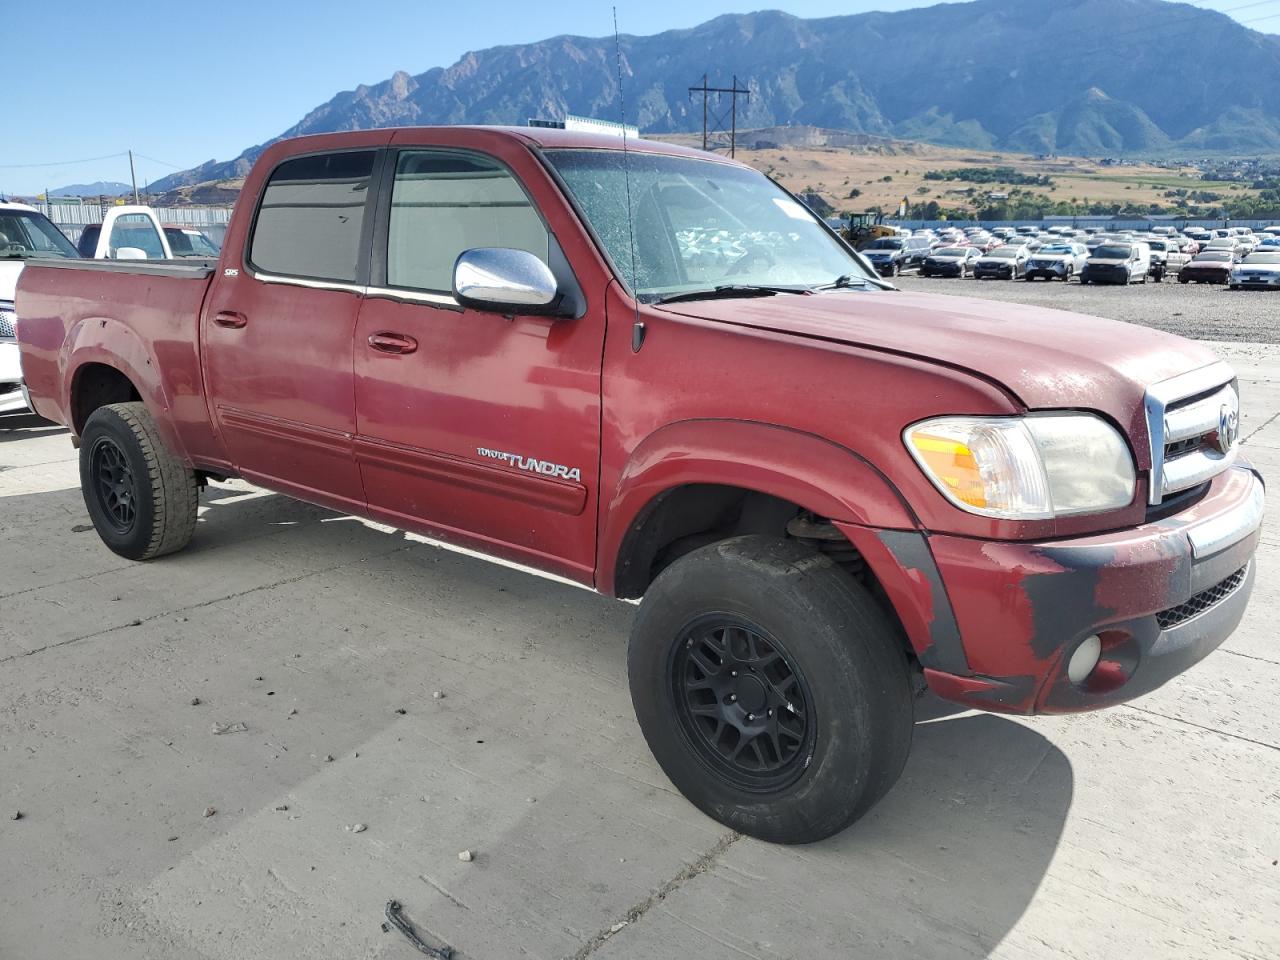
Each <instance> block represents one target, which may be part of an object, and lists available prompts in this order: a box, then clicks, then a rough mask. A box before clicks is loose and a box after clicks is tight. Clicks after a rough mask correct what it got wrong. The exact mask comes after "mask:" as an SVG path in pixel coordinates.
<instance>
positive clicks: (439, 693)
mask: <svg viewBox="0 0 1280 960" xmlns="http://www.w3.org/2000/svg"><path fill="white" fill-rule="evenodd" d="M431 699H433V700H443V699H444V691H443V690H437V691H435V692H434V693H432V694H431Z"/></svg>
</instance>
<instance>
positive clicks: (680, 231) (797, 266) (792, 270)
mask: <svg viewBox="0 0 1280 960" xmlns="http://www.w3.org/2000/svg"><path fill="white" fill-rule="evenodd" d="M547 157H548V159H550V161H551V163H552V164H553V165H554V166H555V168H556V169H557V170H558V171H559V173H560V175H561V176H562V177H563V178H564V180H565V182H566V183H567V184H568V187H569V190H570V192H571V193H572V194H573V197H574V199H575V200H576V201H577V204H578V207H579V208H580V209H581V210H582V212H583V214H584V215H585V216H586V218H587V220H588V221H590V224H591V228H592V229H593V230H594V231H595V234H596V236H598V237H599V238H600V242H601V243H602V244H603V245H604V247H605V250H606V251H607V253H608V254H609V257H610V259H611V260H612V261H613V264H614V267H615V268H616V269H617V271H618V273H619V275H620V276H621V277H622V278H623V279H624V280H625V281H626V282H627V284H628V285H629V286H630V287H631V288H632V289H633V290H634V291H635V292H636V294H637V295H638V296H639V297H640V299H642V300H646V301H655V300H661V299H665V298H669V297H672V296H675V295H680V294H689V293H695V292H696V291H701V290H708V291H710V290H715V289H716V288H717V287H728V286H732V287H735V288H746V287H762V288H772V289H779V288H792V287H794V288H796V289H797V290H804V289H808V288H812V287H819V286H824V285H830V284H832V283H833V282H834V281H836V280H837V279H839V278H847V280H846V281H845V283H843V284H841V286H847V285H852V286H858V285H860V284H861V283H862V282H863V281H866V282H868V284H870V283H871V282H872V281H870V278H869V277H868V275H867V273H866V272H865V271H864V270H863V269H862V267H861V266H860V265H859V263H858V261H857V260H856V259H855V258H854V257H853V255H852V254H851V253H849V251H848V250H847V249H846V248H845V247H844V246H843V245H842V244H841V243H840V242H839V241H838V240H836V239H835V238H834V237H833V236H832V235H831V234H830V233H829V232H828V231H827V230H826V228H825V227H824V226H823V224H822V223H820V222H819V221H818V220H817V219H816V218H815V217H814V215H813V214H812V213H810V212H809V210H808V208H806V207H805V206H803V205H802V204H800V203H798V202H797V201H795V200H793V199H792V198H791V197H790V196H788V195H787V194H786V193H785V192H784V191H783V190H781V189H779V188H778V187H777V186H776V185H775V184H774V183H773V182H772V181H770V180H769V179H768V178H767V177H765V176H763V175H762V174H760V173H758V172H756V171H754V170H749V169H746V168H744V167H738V166H732V165H730V164H725V163H717V162H714V161H708V160H699V159H696V158H692V157H673V156H657V155H654V154H645V153H631V154H629V155H628V156H627V157H626V162H627V163H629V164H630V169H629V171H627V170H626V169H625V168H624V166H623V163H624V156H623V153H622V151H621V150H554V151H548V153H547ZM628 179H629V180H630V196H631V207H632V218H631V223H628V219H627V206H626V199H627V194H628V182H627V181H628ZM633 233H634V236H635V252H634V267H633V259H632V245H631V237H632V234H633ZM868 288H870V287H868Z"/></svg>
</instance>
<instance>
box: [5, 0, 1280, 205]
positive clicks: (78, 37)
mask: <svg viewBox="0 0 1280 960" xmlns="http://www.w3.org/2000/svg"><path fill="white" fill-rule="evenodd" d="M1193 2H1194V4H1195V6H1198V7H1201V8H1205V9H1213V10H1222V11H1233V12H1234V14H1233V15H1234V16H1236V17H1237V18H1238V19H1240V20H1241V21H1242V22H1248V23H1249V25H1250V26H1252V27H1253V28H1254V29H1261V30H1267V31H1269V32H1277V31H1280V0H1263V2H1261V3H1259V2H1256V0H1255V2H1252V3H1251V2H1249V0H1193ZM926 5H928V3H927V0H777V2H773V3H769V2H759V0H756V2H752V0H748V2H745V3H744V2H742V0H700V2H698V3H690V2H688V0H684V2H676V0H643V2H637V0H618V17H619V20H620V26H621V29H622V32H624V33H634V34H650V33H658V32H660V31H662V30H667V29H673V28H679V27H690V26H694V25H695V24H697V23H701V22H702V21H704V20H707V19H710V18H711V17H712V16H716V15H718V14H721V13H731V12H742V11H744V10H750V9H765V8H771V9H782V10H786V11H787V12H789V13H793V14H796V15H797V16H803V17H819V16H832V15H836V14H847V13H860V12H863V11H866V10H900V9H905V8H908V7H918V6H926ZM4 6H5V7H7V8H8V9H5V11H4V15H3V17H2V18H0V30H2V31H3V36H4V38H5V50H6V58H5V61H6V62H5V65H6V68H7V69H6V76H7V79H6V81H5V96H4V109H3V118H4V124H5V128H6V131H5V132H6V135H5V137H4V143H5V148H4V150H3V151H0V192H5V193H23V194H32V193H37V192H40V191H42V190H43V189H44V188H45V187H46V186H49V187H58V186H62V185H65V184H68V183H85V182H91V181H94V180H121V181H125V182H127V181H128V180H129V166H128V161H127V160H125V159H124V158H112V159H106V160H98V161H95V162H90V163H68V162H66V161H73V160H81V159H84V158H92V157H102V156H105V155H108V154H116V153H120V152H122V151H124V150H126V149H129V148H132V149H133V150H134V152H135V154H140V155H141V156H140V157H139V158H138V159H137V164H138V177H139V182H140V183H142V182H145V181H148V180H154V179H158V178H159V177H162V176H164V175H165V174H166V173H170V172H173V171H174V170H177V169H185V168H187V167H191V166H194V165H196V164H197V163H201V162H203V161H205V160H209V159H218V160H226V159H229V158H231V157H233V156H235V155H237V154H238V153H239V152H240V151H241V150H242V149H244V148H245V147H247V146H250V145H252V144H255V143H260V142H262V141H263V140H267V139H269V138H271V137H273V136H276V135H277V134H279V133H280V132H282V131H283V130H285V129H286V128H288V127H289V126H291V125H292V124H294V123H295V122H297V121H298V120H299V119H300V118H301V117H302V116H303V115H304V114H305V113H306V112H307V111H308V110H310V109H311V108H313V107H315V106H318V105H319V104H321V103H323V102H325V101H326V100H328V99H329V98H330V97H331V96H333V95H334V94H335V93H337V92H338V91H340V90H349V89H351V88H352V87H355V86H356V85H357V84H360V83H376V82H378V81H380V80H385V79H386V78H387V77H389V76H390V75H391V74H392V73H393V72H394V71H395V70H397V69H403V70H407V71H409V72H410V73H421V72H423V71H424V70H428V69H430V68H431V67H435V66H448V65H449V64H451V63H453V62H454V61H455V60H457V59H458V57H459V56H460V55H461V54H463V53H465V52H466V51H468V50H479V49H483V48H485V47H490V46H495V45H499V44H509V43H526V42H530V41H534V40H541V39H544V38H546V37H550V36H555V35H556V34H561V33H576V34H580V35H585V36H603V35H606V34H608V33H610V32H611V31H612V29H613V27H612V20H611V16H610V6H609V4H608V3H607V2H606V3H601V2H599V0H596V2H584V0H556V2H554V3H538V2H531V0H471V2H464V3H441V2H438V0H437V2H427V0H417V2H414V0H368V2H366V3H362V4H352V3H351V2H350V0H310V2H307V3H302V2H299V0H253V2H249V0H218V2H216V3H210V4H204V3H202V4H190V5H188V4H186V3H185V2H183V0H165V2H160V0H131V2H130V3H128V4H124V5H121V4H115V3H106V2H103V0H58V2H56V3H52V4H49V3H35V2H31V0H8V3H6V4H5V5H4ZM196 11H198V12H196ZM1268 14H1277V16H1275V17H1273V18H1269V19H1264V20H1260V21H1259V20H1258V19H1257V18H1260V17H1266V16H1267V15H1268ZM133 28H139V29H138V30H137V31H136V33H137V35H138V36H140V37H141V39H136V40H134V39H129V35H130V33H131V32H132V31H133ZM35 164H40V165H41V166H33V165H35ZM49 164H56V165H49Z"/></svg>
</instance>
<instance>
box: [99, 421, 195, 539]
mask: <svg viewBox="0 0 1280 960" xmlns="http://www.w3.org/2000/svg"><path fill="white" fill-rule="evenodd" d="M80 489H81V491H82V492H83V494H84V503H85V506H86V507H87V508H88V510H89V517H90V519H91V520H92V521H93V526H94V529H95V530H97V532H98V536H99V537H101V538H102V542H103V543H105V544H106V545H107V548H108V549H110V550H111V551H112V552H114V553H117V554H119V555H120V556H122V557H127V558H128V559H130V560H151V559H154V558H155V557H162V556H164V555H165V554H167V553H174V552H176V551H178V550H181V549H182V548H183V547H185V546H186V545H187V544H188V543H189V542H190V541H191V537H192V535H193V534H194V533H195V529H196V513H197V510H198V507H199V492H200V491H199V485H198V483H197V481H196V476H195V474H194V473H193V472H192V471H191V470H189V469H188V468H187V466H186V465H185V464H184V463H183V462H182V461H181V460H179V459H178V458H177V457H175V456H174V455H173V454H172V453H170V452H169V450H168V448H167V447H165V445H164V442H163V441H162V440H161V439H160V433H159V431H158V430H157V429H156V424H155V420H154V419H153V418H152V416H151V414H150V413H149V412H148V411H147V408H146V406H145V405H144V404H142V403H140V402H137V401H134V402H130V403H113V404H109V405H107V406H105V407H99V408H98V409H97V410H95V411H94V412H93V413H92V414H90V416H89V419H88V420H87V421H86V422H85V425H84V431H83V432H82V434H81V438H80Z"/></svg>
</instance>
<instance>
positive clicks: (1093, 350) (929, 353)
mask: <svg viewBox="0 0 1280 960" xmlns="http://www.w3.org/2000/svg"><path fill="white" fill-rule="evenodd" d="M660 309H662V310H667V311H670V312H672V313H677V314H681V315H683V316H689V317H697V318H700V319H705V320H712V321H718V322H722V323H726V324H735V325H738V326H746V327H754V328H758V329H762V330H773V331H777V332H780V333H784V334H791V335H794V336H799V337H806V338H812V339H817V340H825V341H829V342H835V343H842V344H848V345H850V346H858V347H867V348H870V349H873V350H883V351H887V352H892V353H897V354H904V355H907V356H912V357H918V358H920V359H923V360H928V361H933V362H936V363H941V364H945V365H947V366H950V367H958V368H961V369H964V370H969V371H971V372H973V373H974V374H977V375H978V376H980V377H983V378H985V379H987V380H990V381H993V382H995V383H997V384H1000V385H1002V386H1003V387H1004V389H1005V390H1007V391H1008V392H1009V393H1011V394H1013V395H1014V397H1016V398H1017V399H1018V400H1020V401H1021V402H1022V403H1023V404H1024V405H1025V406H1026V407H1027V408H1028V409H1054V408H1071V407H1074V408H1081V409H1092V410H1100V411H1102V412H1103V413H1106V414H1108V415H1110V416H1111V417H1112V418H1113V419H1114V420H1115V421H1116V422H1117V423H1119V424H1120V425H1121V426H1122V427H1125V428H1126V429H1131V428H1132V429H1131V432H1130V437H1131V439H1133V440H1134V445H1135V447H1137V448H1139V449H1141V446H1142V442H1145V439H1146V429H1145V426H1144V425H1143V424H1145V421H1144V420H1143V417H1144V414H1143V397H1144V395H1145V393H1146V388H1147V387H1148V386H1150V385H1151V384H1153V383H1156V382H1158V381H1161V380H1167V379H1169V378H1170V377H1174V376H1177V375H1178V374H1180V373H1186V372H1187V371H1189V370H1195V369H1197V368H1199V367H1203V366H1206V365H1208V364H1210V363H1213V362H1215V361H1216V359H1217V358H1216V357H1215V356H1214V355H1213V353H1212V352H1211V351H1209V350H1208V349H1207V348H1205V347H1204V346H1201V345H1200V344H1198V343H1195V342H1194V341H1190V340H1184V339H1183V338H1182V337H1177V336H1174V335H1172V334H1168V333H1162V332H1161V331H1159V330H1152V329H1149V328H1147V327H1139V326H1135V325H1133V324H1128V323H1121V322H1119V321H1116V320H1104V319H1102V318H1100V317H1091V316H1086V315H1084V314H1077V313H1068V312H1066V311H1064V310H1051V309H1047V308H1043V307H1029V306H1021V305H1016V304H1010V303H995V302H992V301H989V300H978V299H973V298H969V297H953V296H949V295H944V294H929V293H904V292H901V291H889V292H884V293H864V292H858V291H843V290H842V291H836V292H832V293H824V294H817V295H812V296H795V295H791V294H779V295H777V296H773V297H760V298H757V299H751V300H703V301H693V302H690V303H681V304H671V305H669V306H665V307H662V308H660ZM957 412H963V411H957ZM1133 431H1139V432H1138V434H1137V435H1135V433H1134V432H1133Z"/></svg>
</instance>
